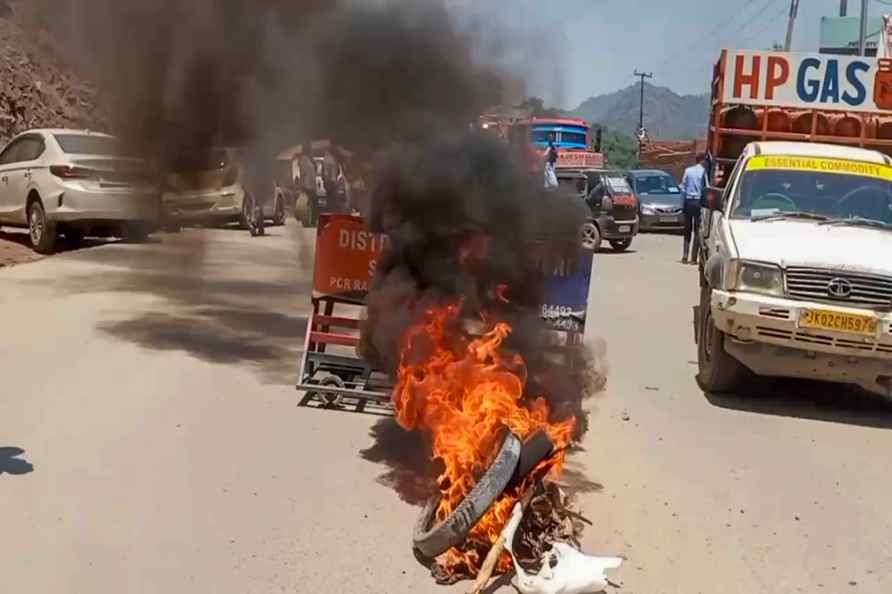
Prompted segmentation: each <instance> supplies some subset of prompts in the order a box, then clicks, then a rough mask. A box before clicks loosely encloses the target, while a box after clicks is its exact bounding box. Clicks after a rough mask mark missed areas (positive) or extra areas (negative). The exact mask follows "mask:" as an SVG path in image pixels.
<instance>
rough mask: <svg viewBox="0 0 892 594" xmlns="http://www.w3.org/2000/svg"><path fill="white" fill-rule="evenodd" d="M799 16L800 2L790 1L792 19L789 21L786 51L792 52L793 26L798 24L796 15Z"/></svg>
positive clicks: (785, 44) (797, 0)
mask: <svg viewBox="0 0 892 594" xmlns="http://www.w3.org/2000/svg"><path fill="white" fill-rule="evenodd" d="M797 14H799V0H790V19H789V20H788V21H787V40H786V42H785V43H784V51H785V52H788V51H790V46H791V45H793V26H794V25H795V24H796V15H797Z"/></svg>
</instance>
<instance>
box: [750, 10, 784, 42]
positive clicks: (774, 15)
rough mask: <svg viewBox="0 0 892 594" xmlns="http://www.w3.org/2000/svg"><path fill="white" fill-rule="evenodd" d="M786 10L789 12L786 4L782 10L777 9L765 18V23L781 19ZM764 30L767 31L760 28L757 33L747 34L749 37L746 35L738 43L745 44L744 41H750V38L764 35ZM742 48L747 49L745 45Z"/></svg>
mask: <svg viewBox="0 0 892 594" xmlns="http://www.w3.org/2000/svg"><path fill="white" fill-rule="evenodd" d="M785 12H787V7H786V6H781V8H780V10H779V11H777V12H776V13H774V14H772V15H771V16H770V17H768V18H767V19H765V21H764V23H765V24H768V22H769V21H774V20H776V19H779V18H780V17H782V16H783V15H784V13H785ZM764 32H765V31H762V30H758V31H756V32H755V33H753V34H752V35H749V36H747V37H744V38H743V39H741V40H740V41H738V45H743V44H744V43H749V42H750V40H752V39H755V38H756V37H758V36H759V35H762V34H763V33H764ZM740 49H746V48H743V47H742V48H740Z"/></svg>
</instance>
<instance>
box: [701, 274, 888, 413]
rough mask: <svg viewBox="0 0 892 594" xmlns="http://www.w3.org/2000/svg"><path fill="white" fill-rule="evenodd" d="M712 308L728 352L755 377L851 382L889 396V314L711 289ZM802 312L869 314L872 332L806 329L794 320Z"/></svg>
mask: <svg viewBox="0 0 892 594" xmlns="http://www.w3.org/2000/svg"><path fill="white" fill-rule="evenodd" d="M711 308H712V315H713V319H714V320H715V324H716V327H717V328H718V329H719V330H721V331H722V332H724V333H725V334H726V335H727V337H728V340H727V341H726V347H725V348H726V350H727V351H728V353H729V354H731V355H732V356H733V357H735V358H736V359H738V360H739V361H740V362H741V363H743V364H744V365H746V366H747V367H749V368H750V369H751V370H752V371H753V372H755V373H756V374H758V375H765V376H777V377H799V378H807V379H819V380H825V381H833V382H843V383H852V384H858V385H860V386H861V387H863V388H865V389H867V390H869V391H871V392H876V393H879V394H883V395H885V396H892V313H889V312H878V311H874V310H867V309H858V308H852V307H842V306H838V305H830V304H825V303H812V302H807V301H794V300H791V299H786V298H783V297H771V296H767V295H758V294H753V293H739V292H728V291H713V292H712V300H711ZM807 309H820V310H824V311H830V312H835V313H841V314H853V315H858V316H865V315H868V316H873V317H875V318H876V319H877V321H878V324H877V332H876V334H873V335H870V336H868V335H861V334H853V333H847V332H839V331H835V330H823V329H814V328H805V327H803V326H801V325H800V323H799V320H800V316H801V315H802V312H803V311H804V310H807Z"/></svg>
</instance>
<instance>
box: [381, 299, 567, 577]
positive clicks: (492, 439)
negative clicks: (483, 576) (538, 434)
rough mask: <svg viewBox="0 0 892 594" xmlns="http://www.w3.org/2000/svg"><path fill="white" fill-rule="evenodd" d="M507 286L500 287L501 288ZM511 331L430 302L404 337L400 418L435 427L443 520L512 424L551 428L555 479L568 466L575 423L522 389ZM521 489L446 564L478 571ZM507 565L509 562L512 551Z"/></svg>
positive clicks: (520, 431)
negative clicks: (468, 320)
mask: <svg viewBox="0 0 892 594" xmlns="http://www.w3.org/2000/svg"><path fill="white" fill-rule="evenodd" d="M504 290H505V289H501V288H500V293H502V292H503V291H504ZM510 333H511V326H510V324H508V323H506V322H495V323H491V324H489V326H488V328H487V329H486V330H485V332H483V334H482V335H481V336H479V337H475V336H472V335H471V334H470V333H468V332H467V331H466V330H465V329H464V327H463V326H462V320H461V319H460V306H459V305H458V304H449V305H443V306H436V307H431V308H429V309H428V310H427V311H426V312H425V315H424V318H423V319H422V320H421V321H420V322H419V323H417V324H416V325H414V326H412V327H411V328H410V329H409V330H408V331H407V333H406V334H405V336H404V342H403V348H402V353H401V362H400V367H399V374H398V382H397V385H396V387H395V389H394V394H393V399H394V407H395V410H396V416H397V419H398V420H399V422H400V424H401V425H402V426H403V427H404V428H406V429H409V430H416V429H426V430H429V431H430V433H431V436H432V438H433V457H434V459H439V460H441V461H442V463H443V466H444V470H443V472H442V474H441V475H440V476H439V478H438V484H439V488H440V492H441V494H442V500H441V503H440V507H439V509H438V510H437V520H438V521H442V520H444V519H445V518H446V517H447V516H448V515H449V514H450V513H451V512H452V510H454V509H455V507H456V506H457V505H458V504H459V503H461V501H462V500H463V499H464V497H465V496H466V495H467V494H468V493H469V492H470V491H471V489H472V488H473V487H474V484H475V483H476V480H477V479H478V478H479V477H480V475H481V474H482V473H483V472H484V471H485V470H486V468H488V466H489V464H490V463H491V462H492V460H493V459H494V457H495V455H496V453H497V450H498V448H499V447H500V446H501V438H502V436H503V435H504V429H505V428H506V427H507V428H508V429H510V430H511V431H512V432H514V433H515V434H516V435H518V436H519V437H521V438H523V439H526V438H527V437H529V436H530V435H531V434H532V433H534V432H535V431H537V430H539V429H544V430H545V431H547V433H548V435H549V436H550V437H551V439H552V441H553V442H554V444H555V447H556V450H557V451H558V452H559V453H557V454H556V455H555V456H554V457H553V458H552V459H551V460H549V462H548V463H549V464H550V465H551V469H550V470H549V476H550V477H551V478H555V477H556V476H557V475H558V474H559V473H560V470H561V468H562V467H563V462H564V454H563V450H564V449H565V448H566V446H567V445H568V444H569V442H570V440H571V438H572V435H573V431H574V428H575V424H576V421H575V419H573V418H571V419H568V420H566V421H561V422H556V423H551V422H549V409H548V404H547V403H546V401H545V399H544V398H542V397H536V398H530V397H529V396H527V395H525V394H524V386H525V383H526V366H525V363H524V361H523V358H522V357H521V356H520V355H519V354H517V353H513V352H510V351H508V350H507V349H505V348H504V347H503V344H504V341H505V339H506V338H507V337H508V335H509V334H510ZM518 497H519V493H518V492H511V493H505V494H503V495H502V496H501V498H500V499H498V500H497V501H496V503H494V504H493V505H492V507H490V509H489V510H488V511H487V513H486V514H485V515H484V516H483V518H482V519H481V520H480V521H479V522H478V523H477V525H476V526H475V527H474V528H473V529H472V531H471V533H470V534H469V536H468V538H467V539H466V543H465V545H463V546H462V547H461V549H460V550H459V549H452V550H451V551H449V553H448V554H447V555H446V556H445V557H444V558H441V559H440V561H441V565H445V566H446V569H447V570H448V569H449V567H458V566H460V565H462V564H463V565H464V566H465V567H467V568H468V569H469V570H470V571H471V572H472V573H476V572H477V571H479V569H480V564H481V562H482V555H485V553H486V551H487V550H488V549H489V548H490V546H491V545H492V543H493V542H495V541H496V539H497V538H498V537H499V534H500V533H501V531H502V529H503V528H504V525H505V523H506V522H507V520H508V517H509V516H510V514H511V509H512V507H513V506H514V503H515V502H516V501H517V499H518ZM501 562H502V563H501V567H503V568H504V567H505V566H506V565H508V564H510V561H509V560H508V558H507V556H506V557H503V559H502V560H501Z"/></svg>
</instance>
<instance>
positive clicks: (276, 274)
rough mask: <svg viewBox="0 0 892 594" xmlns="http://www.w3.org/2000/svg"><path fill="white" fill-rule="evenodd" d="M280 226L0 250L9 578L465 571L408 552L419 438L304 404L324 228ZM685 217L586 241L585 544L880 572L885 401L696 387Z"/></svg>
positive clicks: (2, 481)
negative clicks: (3, 261) (436, 566)
mask: <svg viewBox="0 0 892 594" xmlns="http://www.w3.org/2000/svg"><path fill="white" fill-rule="evenodd" d="M270 231H271V236H270V237H265V238H257V239H251V238H250V237H248V234H247V233H246V232H243V231H237V230H188V231H185V232H183V233H182V234H179V235H163V236H161V242H160V243H150V244H145V245H125V244H111V245H97V246H93V247H89V248H86V249H82V250H78V251H73V252H68V253H65V254H61V255H58V256H54V257H52V258H47V259H44V260H42V261H40V262H36V263H32V264H25V265H21V266H17V267H14V268H11V269H4V270H0V286H2V289H3V290H2V292H0V333H2V341H0V387H2V390H0V391H2V394H3V395H2V398H0V501H2V503H3V510H4V513H3V522H2V525H3V528H2V532H0V544H2V553H0V559H2V568H3V569H2V573H0V576H2V578H0V579H2V581H3V584H4V590H8V591H10V592H28V593H29V594H39V593H47V594H62V593H69V592H70V593H77V592H137V591H139V592H147V593H153V592H158V593H161V592H215V593H219V594H224V593H232V594H236V593H238V594H244V593H254V592H256V593H267V592H344V593H363V592H369V593H383V592H387V593H389V594H390V593H399V592H404V593H425V592H431V593H433V592H461V591H463V588H462V587H460V586H456V587H453V588H439V587H437V586H435V585H434V583H433V582H432V580H431V579H430V577H429V576H428V575H427V572H426V570H424V569H423V568H421V567H420V566H419V565H417V563H416V562H415V561H414V559H413V557H412V555H411V553H410V538H411V530H412V525H413V522H414V519H415V516H416V514H417V512H418V509H417V507H415V505H414V504H416V503H418V502H419V501H420V500H421V499H422V498H423V496H424V491H425V483H424V481H423V480H421V479H420V478H419V476H418V474H417V473H415V472H413V471H412V469H413V468H418V467H421V466H423V464H424V456H423V452H422V450H421V448H420V447H418V443H417V440H415V439H413V438H412V437H411V436H408V437H407V436H406V435H404V434H403V433H402V432H401V431H400V430H399V429H397V428H395V427H394V425H393V423H392V421H390V420H388V419H384V418H382V417H376V416H372V415H367V414H355V413H349V412H333V411H320V410H314V409H310V408H303V407H298V406H297V403H298V400H299V398H298V395H297V394H296V393H295V391H294V389H293V387H292V385H293V383H294V381H295V379H296V372H297V360H298V356H299V349H300V346H301V340H302V336H303V332H304V329H305V325H306V317H305V316H306V314H307V311H308V294H307V292H308V290H309V278H310V277H309V267H310V263H311V261H312V247H311V244H312V241H311V235H310V233H309V232H307V231H304V230H302V229H300V228H298V227H296V226H293V225H289V226H288V227H287V228H273V229H271V230H270ZM679 243H680V239H679V238H677V237H671V236H670V237H665V236H655V235H645V236H642V237H640V238H639V239H637V240H636V243H635V245H634V251H632V252H630V253H627V254H616V255H615V254H602V255H599V256H598V257H597V260H596V272H595V275H596V284H595V287H594V289H593V291H592V296H591V310H590V312H589V316H590V318H589V319H590V320H591V325H590V327H591V329H592V330H593V335H596V336H599V337H601V338H602V339H603V340H604V341H605V342H606V345H607V346H606V349H607V357H608V361H609V379H608V387H607V390H606V391H605V392H604V393H603V394H600V395H599V396H598V397H596V398H594V399H593V400H591V401H590V403H589V406H590V408H591V410H592V413H591V420H592V425H591V430H590V431H589V433H588V435H587V436H586V439H585V443H584V444H583V445H584V451H582V452H580V453H577V454H575V455H574V456H573V457H572V458H571V461H570V465H569V469H568V470H569V472H568V474H567V479H568V481H570V482H571V483H572V484H573V485H575V486H577V487H579V488H581V489H582V492H581V496H580V503H581V506H582V508H583V509H584V511H585V513H586V514H587V515H588V516H589V517H590V518H591V519H592V520H593V521H594V523H595V526H594V527H592V528H589V529H588V531H587V533H586V540H585V546H586V549H587V550H588V551H590V552H592V553H602V554H620V555H623V556H625V557H626V558H627V562H626V564H625V565H624V567H623V568H622V569H621V570H620V571H618V572H616V573H615V574H614V579H615V580H617V581H620V582H622V584H623V587H622V589H621V591H622V592H627V593H641V594H644V593H647V594H652V593H653V594H659V593H665V594H674V593H678V594H690V593H697V592H703V593H704V594H705V593H710V594H719V593H732V592H733V593H737V592H747V593H748V592H772V593H774V592H777V593H784V594H786V593H790V592H809V593H811V592H821V591H826V592H857V593H875V594H880V593H888V592H889V591H890V590H892V577H890V576H892V538H890V534H892V507H890V506H889V504H888V491H889V489H890V485H892V481H890V478H889V475H890V471H892V465H890V464H889V462H888V457H889V452H890V451H892V431H890V429H892V408H890V407H888V406H885V405H883V404H880V403H877V402H876V401H874V400H872V399H870V398H866V397H863V396H860V395H858V394H854V393H852V392H850V391H847V390H838V389H830V390H828V389H825V388H822V387H815V386H812V385H810V384H807V383H798V384H789V383H780V384H774V383H762V384H760V385H758V386H756V387H755V388H753V389H752V390H750V391H748V392H747V393H744V394H740V395H737V396H735V397H717V396H706V395H704V394H703V393H702V392H701V391H700V390H699V389H698V388H697V386H696V384H695V382H694V374H695V369H696V367H695V365H694V364H693V361H694V360H695V353H696V351H695V346H694V344H693V341H692V327H691V306H692V305H693V303H694V301H695V299H696V298H697V294H698V290H697V284H696V271H695V269H694V268H693V267H685V266H682V265H681V264H678V263H677V262H676V260H677V257H678V252H679ZM592 340H594V337H593V338H592ZM21 450H24V451H23V452H21ZM20 452H21V453H20ZM506 591H510V590H506Z"/></svg>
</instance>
